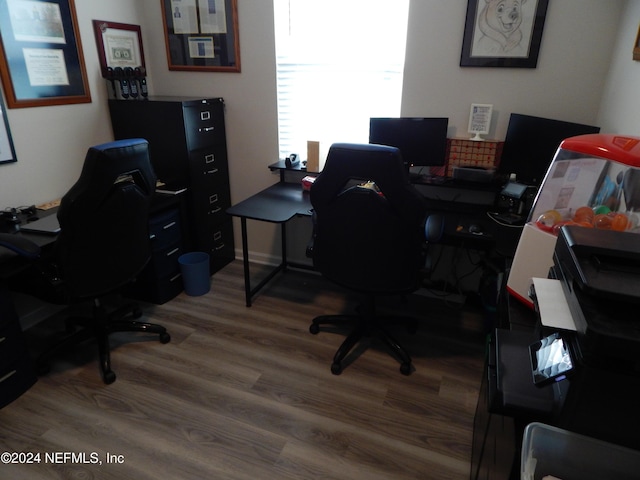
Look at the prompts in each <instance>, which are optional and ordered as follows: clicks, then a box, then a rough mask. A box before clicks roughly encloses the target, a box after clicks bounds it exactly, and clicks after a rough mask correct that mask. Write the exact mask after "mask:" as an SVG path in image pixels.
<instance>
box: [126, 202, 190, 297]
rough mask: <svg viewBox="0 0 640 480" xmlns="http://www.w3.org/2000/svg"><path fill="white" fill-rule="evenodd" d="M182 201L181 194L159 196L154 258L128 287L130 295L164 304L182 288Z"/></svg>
mask: <svg viewBox="0 0 640 480" xmlns="http://www.w3.org/2000/svg"><path fill="white" fill-rule="evenodd" d="M172 200H173V201H172ZM182 203H183V202H182V201H181V199H180V198H179V196H169V195H161V194H158V195H156V196H155V198H154V202H153V205H152V212H150V213H149V235H150V237H151V259H150V260H149V263H148V264H147V266H146V267H145V268H144V270H142V272H140V274H139V275H138V277H137V278H136V281H135V282H133V283H131V284H129V285H128V286H127V287H126V288H125V289H124V293H125V294H126V295H127V296H129V297H132V298H135V299H138V300H143V301H146V302H152V303H156V304H163V303H165V302H168V301H169V300H171V299H173V298H175V297H176V296H177V295H178V294H179V293H180V292H182V290H183V282H182V275H181V273H180V265H179V263H178V258H179V257H180V255H182V254H183V253H184V242H183V227H182V218H183V217H184V215H183V214H182V213H181V208H180V207H181V206H182Z"/></svg>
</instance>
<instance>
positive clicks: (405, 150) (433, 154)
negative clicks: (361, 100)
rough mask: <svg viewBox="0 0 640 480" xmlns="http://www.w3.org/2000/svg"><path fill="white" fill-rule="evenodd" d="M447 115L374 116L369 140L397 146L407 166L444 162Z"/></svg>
mask: <svg viewBox="0 0 640 480" xmlns="http://www.w3.org/2000/svg"><path fill="white" fill-rule="evenodd" d="M448 124H449V119H448V118H435V117H434V118H411V117H402V118H372V119H371V120H370V123H369V143H373V144H378V145H388V146H391V147H397V148H399V149H400V152H401V153H402V159H403V160H404V162H405V164H407V166H409V167H411V166H441V165H444V164H445V163H446V157H447V127H448Z"/></svg>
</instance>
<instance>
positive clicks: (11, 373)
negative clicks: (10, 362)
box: [0, 370, 17, 383]
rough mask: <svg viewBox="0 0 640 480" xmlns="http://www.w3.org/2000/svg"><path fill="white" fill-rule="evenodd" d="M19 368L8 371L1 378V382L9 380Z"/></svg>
mask: <svg viewBox="0 0 640 480" xmlns="http://www.w3.org/2000/svg"><path fill="white" fill-rule="evenodd" d="M16 371H17V370H11V371H10V372H9V373H7V374H6V375H5V376H4V377H2V378H0V383H2V382H4V381H5V380H7V379H8V378H9V377H11V376H12V375H14V374H15V373H16Z"/></svg>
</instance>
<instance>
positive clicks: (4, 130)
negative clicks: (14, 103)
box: [0, 96, 18, 165]
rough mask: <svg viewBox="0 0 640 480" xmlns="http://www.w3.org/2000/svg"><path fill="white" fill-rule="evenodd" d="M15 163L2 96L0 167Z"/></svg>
mask: <svg viewBox="0 0 640 480" xmlns="http://www.w3.org/2000/svg"><path fill="white" fill-rule="evenodd" d="M17 161H18V159H17V158H16V151H15V148H14V147H13V138H11V130H10V129H9V118H8V117H7V110H6V109H5V106H4V102H3V101H2V96H0V165H1V164H3V163H12V162H17Z"/></svg>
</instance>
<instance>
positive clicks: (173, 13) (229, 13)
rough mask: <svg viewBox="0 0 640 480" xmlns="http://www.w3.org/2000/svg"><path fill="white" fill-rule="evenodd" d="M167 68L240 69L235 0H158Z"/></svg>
mask: <svg viewBox="0 0 640 480" xmlns="http://www.w3.org/2000/svg"><path fill="white" fill-rule="evenodd" d="M161 2H162V20H163V24H164V33H165V43H166V49H167V62H168V64H169V70H188V71H203V72H240V41H239V34H238V4H237V0H161Z"/></svg>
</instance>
